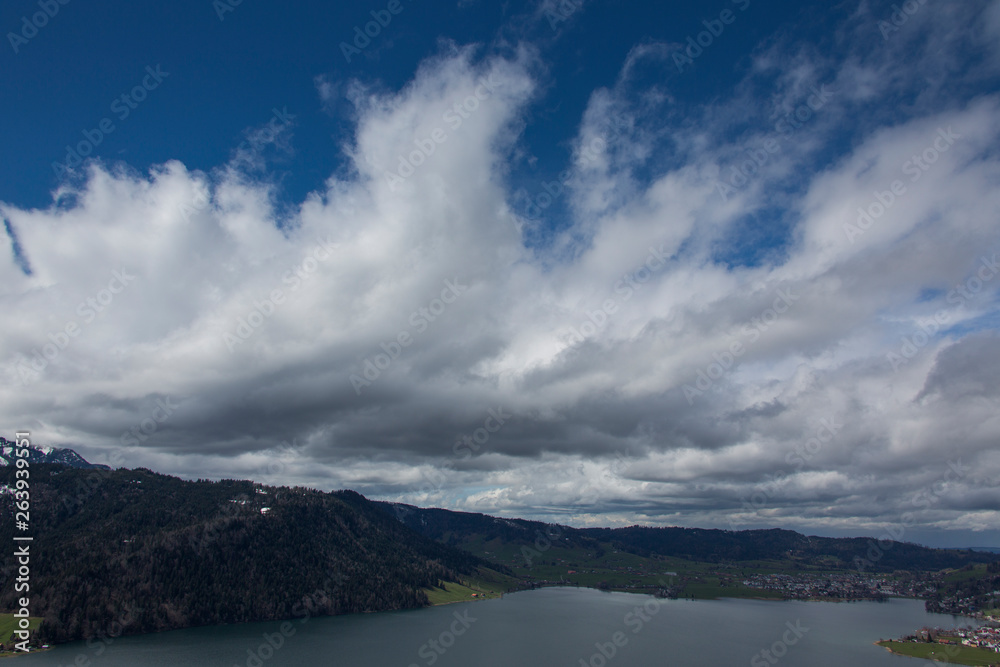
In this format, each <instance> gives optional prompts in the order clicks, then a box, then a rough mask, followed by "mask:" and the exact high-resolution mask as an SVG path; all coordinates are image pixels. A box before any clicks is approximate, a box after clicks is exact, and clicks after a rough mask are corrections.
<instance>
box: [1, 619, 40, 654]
mask: <svg viewBox="0 0 1000 667" xmlns="http://www.w3.org/2000/svg"><path fill="white" fill-rule="evenodd" d="M17 621H18V619H16V618H14V614H0V643H2V644H3V645H4V646H5V647H6V648H7V650H6V651H3V652H2V653H0V655H6V654H7V653H8V652H9V651H10V650H11V649H13V648H14V641H15V640H16V638H15V637H14V630H16V629H17ZM41 622H42V619H40V618H29V619H28V629H29V630H31V631H34V630H37V629H38V625H39V624H40V623H41Z"/></svg>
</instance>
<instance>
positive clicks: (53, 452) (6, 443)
mask: <svg viewBox="0 0 1000 667" xmlns="http://www.w3.org/2000/svg"><path fill="white" fill-rule="evenodd" d="M26 449H27V450H28V456H27V459H28V463H32V464H35V463H58V464H60V465H64V466H69V467H71V468H83V469H87V470H90V469H96V470H110V468H109V467H108V466H106V465H102V464H100V463H89V462H88V461H87V460H86V459H84V458H83V457H82V456H80V455H79V454H77V453H76V452H75V451H73V450H72V449H63V448H60V447H39V446H35V445H29V446H28V447H27V448H26ZM13 463H14V442H13V441H11V440H7V439H6V438H4V437H2V436H0V466H8V465H12V464H13Z"/></svg>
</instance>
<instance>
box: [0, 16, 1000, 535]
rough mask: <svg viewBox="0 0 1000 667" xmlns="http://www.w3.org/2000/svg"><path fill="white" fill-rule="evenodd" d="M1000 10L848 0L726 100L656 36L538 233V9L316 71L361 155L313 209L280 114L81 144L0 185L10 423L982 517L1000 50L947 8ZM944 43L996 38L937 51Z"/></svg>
mask: <svg viewBox="0 0 1000 667" xmlns="http://www.w3.org/2000/svg"><path fill="white" fill-rule="evenodd" d="M973 6H974V7H973ZM984 12H985V13H984ZM980 15H983V16H985V17H986V18H985V20H984V21H983V22H981V23H979V22H978V17H979V16H980ZM996 16H997V10H996V3H969V6H965V5H963V8H962V9H957V8H955V7H952V6H947V5H945V6H941V5H936V4H932V3H929V4H927V5H925V6H923V8H922V9H921V10H920V14H919V16H918V17H916V18H915V19H914V22H913V24H912V25H911V26H909V27H908V28H907V32H905V34H904V33H903V32H900V34H898V35H895V34H894V35H891V36H890V39H885V40H884V39H883V38H882V37H881V36H880V35H879V34H878V31H877V29H876V28H875V27H874V26H875V25H876V23H875V22H876V21H877V20H878V17H876V16H874V15H872V14H871V13H870V12H869V13H866V12H865V11H864V10H859V13H858V14H857V15H855V16H854V17H852V18H850V19H849V20H847V21H846V22H844V23H843V24H842V25H840V26H839V28H838V30H839V33H838V34H839V39H838V40H837V43H838V45H839V46H838V47H837V48H834V49H832V50H831V51H829V52H826V53H824V54H823V55H819V54H818V53H817V52H815V51H814V50H813V49H810V48H809V47H808V45H804V44H801V43H798V42H796V41H795V40H794V38H793V37H792V36H783V37H782V36H779V38H776V39H775V40H774V41H773V42H771V43H769V44H768V45H766V47H761V48H760V49H758V51H757V52H756V53H755V57H754V62H753V63H752V65H751V66H750V67H749V68H748V70H747V73H746V77H745V79H744V81H743V82H742V83H741V84H740V86H738V87H737V89H736V90H734V91H733V93H732V96H731V97H729V98H728V99H718V100H713V101H712V102H711V103H700V104H679V103H678V102H677V101H676V100H675V99H674V98H673V97H672V96H671V95H670V94H669V86H670V82H669V80H667V83H666V84H664V85H662V86H660V89H661V92H663V94H656V95H650V94H648V93H649V89H648V88H647V89H645V90H644V91H637V86H638V85H639V84H638V83H637V82H636V80H635V77H633V76H632V75H631V72H632V68H633V66H634V63H635V61H636V59H637V58H639V57H643V58H645V57H647V56H648V55H649V54H650V53H654V52H656V49H655V48H653V47H650V46H646V47H644V48H643V49H641V50H640V51H641V52H640V51H636V52H634V53H633V54H631V55H630V56H629V57H628V59H627V60H626V61H625V62H623V63H622V76H621V77H620V80H619V82H618V83H617V84H616V85H614V86H612V87H610V88H606V89H599V90H595V91H593V93H592V95H591V98H590V102H589V104H588V106H587V109H586V110H585V112H584V113H583V114H582V115H581V117H580V119H579V129H578V133H577V139H576V142H575V145H574V148H573V151H572V156H571V158H570V162H569V164H567V166H566V169H567V178H566V180H565V181H564V182H562V181H561V182H560V183H558V184H557V185H558V187H557V188H554V189H553V188H552V187H550V188H549V190H548V193H549V196H550V197H553V198H561V199H563V200H564V202H565V204H566V207H567V209H568V210H569V211H570V214H571V224H569V225H568V226H567V227H565V228H562V229H560V230H559V231H557V232H554V233H553V235H552V237H551V238H550V239H548V242H546V243H541V244H538V243H529V240H530V239H529V236H530V234H532V233H533V230H535V231H537V225H538V223H537V221H533V220H531V219H528V218H527V217H526V216H525V215H524V214H523V211H520V210H519V208H518V206H517V205H515V202H514V195H513V193H512V190H513V188H512V186H511V185H510V182H511V178H510V177H511V173H512V171H513V170H514V169H516V168H517V160H516V159H515V156H516V155H517V154H518V149H519V143H520V142H521V141H522V137H523V132H524V129H525V127H526V124H527V123H528V122H529V117H530V114H529V109H530V107H531V105H532V104H533V103H534V102H535V101H536V99H537V97H538V96H539V95H542V94H543V93H541V92H540V91H539V86H538V71H539V68H540V64H539V62H538V60H537V55H536V54H535V52H534V51H533V50H532V49H530V48H527V47H525V48H523V49H521V50H519V51H516V52H513V53H512V54H510V55H508V56H506V57H500V56H486V57H481V56H480V55H478V52H477V50H476V49H474V48H471V47H467V48H460V47H452V46H443V47H442V52H441V53H440V54H439V55H438V56H435V57H433V58H430V59H429V60H427V61H426V62H424V63H423V64H422V65H421V66H420V68H419V69H418V71H417V72H416V73H415V74H414V77H413V79H412V80H411V81H410V82H409V83H408V84H407V85H406V86H405V87H403V88H402V89H401V90H398V91H385V90H383V89H381V88H378V87H375V86H370V85H367V84H364V83H359V82H355V83H353V84H345V83H342V82H333V81H330V80H329V79H328V78H327V77H325V76H318V77H317V79H316V85H317V89H318V91H319V93H320V98H321V99H319V100H318V102H317V104H318V105H325V106H327V107H328V108H332V107H331V106H330V105H331V104H334V105H335V106H336V105H337V104H340V102H337V101H336V100H335V99H334V98H338V97H340V96H342V95H343V94H344V93H345V92H346V93H347V95H348V97H349V99H350V102H351V104H352V105H353V113H354V115H355V116H356V127H355V132H354V134H353V138H352V141H351V142H349V144H348V145H346V146H344V147H343V150H344V152H345V153H346V155H347V156H348V157H349V159H350V163H351V167H352V168H351V169H350V170H349V173H344V174H341V173H338V174H337V175H335V176H331V177H330V178H329V179H328V180H327V182H326V184H325V187H324V188H323V189H322V190H320V191H317V192H314V193H312V194H311V195H310V196H309V197H307V198H306V200H305V201H302V202H301V203H300V205H298V206H297V208H296V209H295V210H294V211H291V212H289V211H287V210H279V208H278V206H277V205H276V203H275V197H274V190H273V188H274V185H273V184H272V183H270V182H269V181H268V179H267V175H266V173H265V170H264V166H265V165H266V161H265V159H266V158H265V155H266V151H273V150H275V149H277V150H279V151H281V150H292V147H293V146H294V123H292V122H290V123H286V124H279V123H277V122H276V123H274V124H273V127H272V126H271V125H268V126H264V127H262V128H258V129H256V130H253V131H252V132H251V133H249V134H248V135H247V142H245V144H246V145H244V146H242V147H236V148H235V149H234V154H233V159H232V160H231V161H230V163H228V164H227V165H223V166H221V167H220V168H219V169H217V170H214V171H213V172H211V173H202V172H195V171H190V170H189V169H187V168H186V167H185V165H183V164H181V163H179V162H176V161H172V162H168V163H166V164H164V165H162V166H160V167H157V168H155V169H154V170H152V171H151V172H150V173H148V174H137V173H135V172H133V171H130V170H129V169H127V168H125V167H117V166H106V165H103V164H100V163H93V164H91V165H90V166H89V168H88V171H87V174H86V179H85V180H84V181H83V182H82V183H81V184H79V185H76V186H71V185H66V186H64V187H63V189H62V190H61V191H60V192H57V193H55V194H56V197H57V198H58V200H57V203H54V204H53V205H52V206H51V207H50V208H48V209H44V210H26V209H22V208H19V207H17V206H15V205H12V204H0V215H2V216H3V217H4V220H5V226H6V229H7V235H8V241H9V243H10V244H11V252H10V253H7V254H6V255H5V256H4V258H3V259H2V260H0V277H2V280H0V295H2V299H3V302H4V306H5V311H6V312H7V314H8V317H7V321H6V326H5V327H4V330H3V333H2V334H0V341H2V348H0V349H2V351H3V360H4V362H5V364H6V365H5V366H4V372H5V382H4V383H3V385H2V387H0V396H2V401H0V406H2V407H0V415H2V418H3V423H4V424H6V425H7V430H9V431H11V432H12V431H13V430H15V429H30V430H31V431H32V434H33V436H34V438H35V439H36V440H37V441H38V442H41V443H45V444H61V445H69V446H74V447H77V448H78V449H79V450H80V451H81V452H82V453H84V454H85V455H88V456H89V457H90V458H91V459H95V460H112V461H120V462H121V463H122V464H124V465H127V466H139V465H143V466H149V467H152V468H154V469H157V470H161V471H163V472H167V473H174V474H180V475H183V476H188V477H204V476H209V477H238V476H249V477H253V478H255V479H259V480H262V481H266V482H271V483H281V484H303V485H311V486H318V487H321V488H328V489H329V488H341V487H349V488H355V489H357V490H359V491H361V492H363V493H366V494H368V495H371V496H375V497H380V498H386V499H398V500H403V501H407V502H413V503H416V504H422V505H439V506H446V507H451V508H457V509H465V510H473V511H486V512H491V513H497V514H506V515H517V516H529V517H541V518H547V519H553V518H554V519H556V520H560V521H565V522H571V523H577V524H581V525H584V524H588V525H595V524H609V523H615V524H620V523H635V522H649V523H654V524H682V525H702V526H721V527H756V526H765V525H782V526H788V527H794V528H800V529H803V530H811V531H826V532H830V533H833V532H837V531H851V530H854V531H855V532H858V531H876V530H879V529H880V527H881V526H885V525H888V524H892V523H894V522H896V523H898V522H899V521H900V520H901V519H900V516H902V514H903V513H905V512H913V513H915V515H916V516H917V517H918V520H917V524H916V525H917V527H916V528H911V529H910V530H911V533H910V534H911V535H915V536H916V535H919V536H928V535H932V534H933V533H934V531H938V530H944V529H947V528H951V527H954V528H956V529H963V530H968V531H984V530H992V531H994V533H991V535H994V536H995V526H996V525H997V520H998V519H1000V516H998V512H1000V507H998V505H997V499H998V495H997V488H996V483H995V480H996V479H998V478H1000V460H998V458H997V456H996V453H995V450H996V445H997V442H998V439H1000V422H998V420H997V417H996V415H997V414H1000V411H998V409H997V408H998V392H997V379H996V378H997V373H996V370H997V369H996V366H997V363H998V359H1000V347H998V343H997V339H996V336H995V334H994V333H993V332H994V330H995V328H996V323H997V320H996V313H997V305H996V303H997V302H996V294H997V291H998V290H997V288H998V286H1000V279H998V277H997V271H998V268H997V265H996V252H997V250H998V248H997V241H996V229H997V220H996V212H997V211H998V210H1000V188H997V183H998V177H1000V163H998V161H997V147H998V142H1000V120H998V119H1000V98H998V97H997V96H996V95H981V94H978V93H975V92H973V91H976V90H978V88H977V86H979V85H980V84H981V83H982V81H984V80H986V79H988V78H989V77H990V76H994V75H995V73H996V67H997V61H996V58H995V55H994V56H990V57H982V58H978V57H975V58H974V57H973V56H971V55H969V54H968V53H967V50H968V48H969V47H968V46H967V45H965V44H964V43H963V44H958V43H957V42H955V41H954V40H953V39H951V38H950V37H948V36H949V35H953V34H956V31H957V32H961V34H964V35H969V34H971V35H974V36H975V38H976V39H979V40H980V41H981V42H982V44H983V45H986V44H989V43H990V42H988V41H987V39H988V35H989V34H991V33H990V31H991V30H992V31H994V32H995V29H996V25H997V22H996ZM917 19H919V20H917ZM942 25H945V26H952V27H953V28H955V30H953V31H948V30H943V29H940V30H936V29H934V26H942ZM993 47H995V44H993ZM993 47H990V48H993ZM941 53H947V54H949V56H951V55H953V56H954V58H955V59H957V61H958V62H960V63H966V62H968V63H971V65H970V66H969V68H968V69H967V70H964V69H962V68H961V67H948V69H947V76H945V75H944V74H943V73H941V75H940V76H937V75H936V74H935V72H939V69H934V68H930V69H923V68H922V65H921V63H928V64H930V63H934V67H936V68H942V67H946V66H948V63H947V62H942V61H941V55H940V54H941ZM992 53H994V54H995V51H993V52H992ZM902 54H905V57H903V55H902ZM970 59H971V60H970ZM652 60H654V61H656V60H659V61H660V62H661V64H662V65H663V67H665V68H667V67H671V66H672V65H671V63H670V61H669V59H666V58H662V57H659V58H653V59H652ZM946 60H947V59H946ZM664 91H665V92H664ZM765 91H766V92H765ZM946 93H947V94H946ZM900 96H902V97H903V98H905V102H903V103H901V102H900ZM550 185H551V184H550ZM65 202H70V203H69V204H66V203H65ZM751 250H752V251H753V252H750V251H751ZM29 267H30V268H29ZM956 466H957V469H958V470H959V471H960V472H959V473H956V472H955V470H956ZM948 471H951V473H949V472H948ZM942 480H944V481H942ZM927 539H930V538H929V537H928V538H927Z"/></svg>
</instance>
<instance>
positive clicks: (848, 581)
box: [743, 573, 933, 600]
mask: <svg viewBox="0 0 1000 667" xmlns="http://www.w3.org/2000/svg"><path fill="white" fill-rule="evenodd" d="M743 585H744V586H747V587H748V588H756V589H759V590H766V591H772V592H777V593H781V595H782V597H785V598H787V599H792V600H813V599H817V598H823V599H829V598H835V599H841V600H881V599H885V598H888V597H919V596H920V594H921V593H922V592H924V586H922V585H920V584H916V585H902V586H901V585H900V584H899V583H898V582H890V581H889V580H888V579H886V578H885V577H879V576H873V575H861V574H854V573H840V574H794V575H792V574H755V575H753V576H751V577H747V578H745V579H743ZM914 588H916V589H917V590H914ZM927 588H928V589H929V590H933V588H932V587H930V586H927Z"/></svg>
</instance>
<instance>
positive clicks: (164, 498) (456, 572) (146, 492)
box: [0, 464, 495, 642]
mask: <svg viewBox="0 0 1000 667" xmlns="http://www.w3.org/2000/svg"><path fill="white" fill-rule="evenodd" d="M15 472H16V470H15V469H14V468H13V467H11V466H7V467H5V468H0V541H3V542H4V543H5V544H8V545H9V544H14V542H12V538H13V536H14V534H15V526H14V511H13V510H14V496H13V493H12V492H11V488H12V487H13V485H14V484H15ZM30 493H31V512H30V514H31V523H30V534H31V535H32V536H33V537H34V541H33V542H31V543H30V550H31V611H32V615H38V616H42V617H43V618H44V621H43V624H42V628H41V630H40V639H42V640H43V641H49V642H53V641H69V640H74V639H85V638H88V637H94V636H97V635H98V633H101V632H106V631H107V629H108V628H109V627H113V626H115V625H124V626H125V630H124V631H125V633H126V634H136V633H140V632H154V631H160V630H169V629H175V628H183V627H190V626H200V625H214V624H222V623H239V622H248V621H263V620H277V619H289V618H303V617H305V616H309V615H312V616H316V615H331V614H341V613H350V612H367V611H382V610H389V609H406V608H413V607H421V606H425V605H427V604H428V598H427V594H426V591H427V590H429V589H432V588H435V587H438V586H440V585H441V583H442V582H445V581H458V580H459V578H460V576H462V575H469V574H474V573H480V572H485V569H483V566H485V565H486V563H485V561H482V560H480V559H479V558H477V557H475V556H473V555H471V554H469V553H467V552H464V551H459V550H457V549H452V548H450V547H447V546H444V545H442V544H439V543H438V542H435V541H433V540H431V539H428V538H426V537H423V536H422V535H419V534H417V533H415V532H413V531H412V530H410V529H409V528H406V527H405V526H403V525H402V524H400V523H399V522H398V521H396V520H395V519H393V518H392V517H390V516H388V515H387V514H386V513H385V512H384V511H383V510H382V509H380V508H378V507H376V506H375V505H373V504H372V503H371V502H369V501H368V500H367V499H365V498H364V497H363V496H361V495H359V494H357V493H354V492H352V491H338V492H334V493H323V492H320V491H314V490H310V489H304V488H294V489H290V488H287V487H281V488H275V487H266V486H261V485H259V484H255V483H253V482H247V481H233V480H223V481H220V482H210V481H200V480H199V481H197V482H188V481H183V480H180V479H177V478H175V477H169V476H166V475H159V474H156V473H153V472H152V471H149V470H145V469H141V468H140V469H137V470H125V469H121V470H114V471H106V470H81V469H77V468H70V467H65V466H57V465H51V464H35V465H33V466H32V468H31V477H30ZM12 554H13V548H11V549H10V550H8V551H7V556H4V557H2V558H0V564H2V565H3V566H4V567H3V572H2V575H3V577H2V578H3V581H2V585H0V609H7V610H9V609H14V608H15V605H16V600H17V598H18V597H19V595H21V594H20V593H17V592H15V589H14V585H13V583H14V582H13V577H14V576H15V574H16V572H17V569H16V568H17V564H16V559H15V558H14V556H13V555H12ZM494 569H495V568H494ZM123 619H124V620H123Z"/></svg>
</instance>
